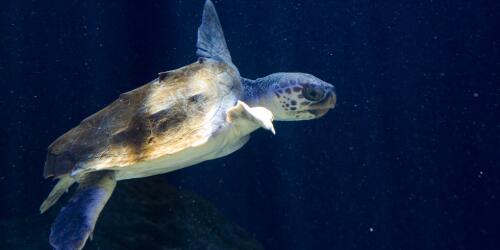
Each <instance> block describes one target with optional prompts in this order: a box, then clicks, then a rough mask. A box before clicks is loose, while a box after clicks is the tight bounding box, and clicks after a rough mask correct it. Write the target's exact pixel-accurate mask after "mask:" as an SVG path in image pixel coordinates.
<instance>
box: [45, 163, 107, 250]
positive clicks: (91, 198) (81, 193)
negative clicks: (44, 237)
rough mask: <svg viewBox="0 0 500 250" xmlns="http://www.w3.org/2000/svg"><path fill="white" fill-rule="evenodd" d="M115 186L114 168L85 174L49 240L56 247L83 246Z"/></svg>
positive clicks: (57, 221) (57, 249)
mask: <svg viewBox="0 0 500 250" xmlns="http://www.w3.org/2000/svg"><path fill="white" fill-rule="evenodd" d="M115 186H116V179H115V172H114V171H99V172H91V173H88V174H86V175H85V176H84V177H83V178H82V180H81V181H80V185H79V186H78V189H77V190H76V193H75V194H74V195H73V197H71V199H70V200H69V202H68V204H67V205H66V206H65V207H63V208H62V209H61V211H60V212H59V214H58V215H57V218H56V220H55V221H54V223H53V224H52V228H51V230H50V238H49V241H50V244H51V245H52V246H53V247H54V249H56V250H69V249H71V250H73V249H82V248H83V246H84V245H85V242H86V241H87V239H88V238H89V236H91V235H92V232H93V231H94V226H95V223H96V221H97V218H98V217H99V214H100V213H101V211H102V209H103V208H104V206H105V205H106V202H107V201H108V200H109V197H111V194H112V193H113V190H114V189H115Z"/></svg>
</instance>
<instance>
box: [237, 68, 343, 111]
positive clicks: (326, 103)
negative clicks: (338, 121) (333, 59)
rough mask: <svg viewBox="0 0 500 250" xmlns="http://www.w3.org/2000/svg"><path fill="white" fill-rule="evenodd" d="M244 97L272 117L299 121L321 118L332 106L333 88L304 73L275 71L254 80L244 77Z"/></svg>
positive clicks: (333, 105) (334, 97)
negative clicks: (268, 111) (272, 115)
mask: <svg viewBox="0 0 500 250" xmlns="http://www.w3.org/2000/svg"><path fill="white" fill-rule="evenodd" d="M243 85H244V88H245V92H244V93H245V95H244V100H245V101H246V102H248V103H249V104H250V105H252V106H262V107H265V108H267V109H269V110H271V112H272V113H273V114H274V118H275V120H281V121H299V120H310V119H315V118H319V117H322V116H323V115H325V114H326V113H327V112H328V111H329V110H330V109H332V108H334V107H335V103H336V100H337V98H336V95H335V87H334V86H333V85H332V84H329V83H327V82H325V81H322V80H321V79H319V78H317V77H315V76H313V75H310V74H305V73H274V74H271V75H268V76H266V77H263V78H259V79H256V80H254V81H252V80H248V79H243Z"/></svg>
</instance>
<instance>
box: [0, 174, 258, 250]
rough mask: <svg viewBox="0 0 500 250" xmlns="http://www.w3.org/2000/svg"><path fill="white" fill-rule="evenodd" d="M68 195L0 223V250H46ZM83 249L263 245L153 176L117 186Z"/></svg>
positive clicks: (201, 201) (196, 198)
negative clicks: (45, 207) (37, 212)
mask: <svg viewBox="0 0 500 250" xmlns="http://www.w3.org/2000/svg"><path fill="white" fill-rule="evenodd" d="M70 193H71V192H70ZM68 197H69V195H65V197H64V198H65V199H63V200H62V201H60V202H59V204H58V205H57V206H56V207H55V208H52V209H50V210H49V212H48V213H47V214H43V215H36V216H31V217H25V218H13V219H11V220H8V221H0V235H1V236H0V249H19V250H22V249H50V246H49V243H48V234H49V230H50V225H51V223H52V220H53V219H54V218H55V216H56V214H57V212H58V211H59V209H60V208H61V206H62V205H63V204H65V202H66V199H68ZM85 249H86V250H90V249H176V250H177V249H179V250H180V249H263V247H262V245H261V244H260V243H259V242H258V241H256V240H255V239H254V238H253V237H252V235H250V234H249V233H248V232H246V231H245V230H243V229H242V228H241V227H239V226H237V225H235V224H234V223H232V222H230V221H229V220H227V219H226V218H224V217H223V216H222V215H221V214H219V213H218V212H217V209H216V208H215V207H214V206H213V205H212V204H210V203H209V202H208V201H206V200H204V199H202V198H201V197H199V196H197V195H194V194H192V193H189V192H187V191H183V190H179V189H177V188H175V187H172V186H170V185H168V184H167V183H166V181H164V180H163V179H162V178H161V177H154V178H145V179H138V180H131V181H122V182H119V183H118V186H117V189H116V190H115V192H114V194H113V196H112V197H111V199H110V201H109V203H108V205H107V206H106V207H105V209H104V210H103V212H102V214H101V217H100V219H99V221H98V222H97V225H96V229H95V231H94V237H93V240H91V241H88V242H87V245H86V247H85Z"/></svg>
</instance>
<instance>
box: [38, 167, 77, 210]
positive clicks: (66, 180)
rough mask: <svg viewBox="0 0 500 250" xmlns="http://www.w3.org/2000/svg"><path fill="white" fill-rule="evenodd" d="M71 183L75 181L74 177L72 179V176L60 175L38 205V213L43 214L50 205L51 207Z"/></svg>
mask: <svg viewBox="0 0 500 250" xmlns="http://www.w3.org/2000/svg"><path fill="white" fill-rule="evenodd" d="M73 183H75V179H73V178H72V177H69V176H63V177H61V179H59V181H58V182H57V184H56V185H55V186H54V188H52V191H50V194H49V195H48V196H47V198H46V199H45V200H44V201H43V203H42V205H41V206H40V213H41V214H43V213H45V211H47V210H48V209H49V208H50V207H52V206H53V205H54V204H55V203H56V202H57V201H58V200H59V198H61V196H62V195H63V194H64V193H66V192H67V191H68V188H69V187H71V185H73Z"/></svg>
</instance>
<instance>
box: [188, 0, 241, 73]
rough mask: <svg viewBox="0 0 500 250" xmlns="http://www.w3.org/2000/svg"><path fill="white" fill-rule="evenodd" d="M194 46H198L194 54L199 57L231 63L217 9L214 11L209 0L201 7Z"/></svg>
mask: <svg viewBox="0 0 500 250" xmlns="http://www.w3.org/2000/svg"><path fill="white" fill-rule="evenodd" d="M196 47H197V48H198V50H197V51H196V54H197V55H198V56H200V57H206V58H212V59H214V60H219V61H222V62H225V63H227V64H230V65H232V64H233V63H232V61H231V55H230V53H229V50H228V49H227V45H226V39H225V38H224V32H222V27H221V25H220V22H219V17H218V16H217V11H215V7H214V4H213V3H212V1H210V0H207V1H206V2H205V7H204V8H203V17H202V20H201V25H200V27H199V28H198V41H197V42H196Z"/></svg>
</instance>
